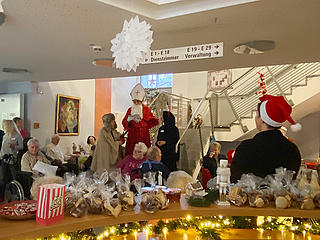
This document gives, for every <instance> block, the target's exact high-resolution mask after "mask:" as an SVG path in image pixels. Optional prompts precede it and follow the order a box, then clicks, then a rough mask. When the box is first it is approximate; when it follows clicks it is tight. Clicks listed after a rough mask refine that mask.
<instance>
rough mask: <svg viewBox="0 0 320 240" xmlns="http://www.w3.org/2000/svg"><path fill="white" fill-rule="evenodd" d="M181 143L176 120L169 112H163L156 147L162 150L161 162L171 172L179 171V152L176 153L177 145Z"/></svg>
mask: <svg viewBox="0 0 320 240" xmlns="http://www.w3.org/2000/svg"><path fill="white" fill-rule="evenodd" d="M178 141H179V130H178V128H177V127H176V119H175V117H174V115H173V114H172V113H171V112H169V111H163V125H162V126H161V127H160V128H159V131H158V137H157V142H156V145H157V147H159V148H160V150H161V154H162V157H161V162H162V163H163V164H165V165H166V166H167V167H168V168H169V170H170V172H173V171H177V161H179V152H176V144H177V142H178Z"/></svg>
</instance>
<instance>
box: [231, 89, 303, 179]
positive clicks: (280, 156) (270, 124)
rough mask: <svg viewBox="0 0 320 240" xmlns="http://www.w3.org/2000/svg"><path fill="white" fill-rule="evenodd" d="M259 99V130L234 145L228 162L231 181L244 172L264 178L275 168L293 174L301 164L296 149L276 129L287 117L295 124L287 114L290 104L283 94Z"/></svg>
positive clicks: (257, 119)
mask: <svg viewBox="0 0 320 240" xmlns="http://www.w3.org/2000/svg"><path fill="white" fill-rule="evenodd" d="M260 101H261V102H260V103H259V104H258V112H257V115H256V118H255V122H256V126H257V129H258V130H259V131H260V132H259V133H257V134H256V135H255V136H254V137H253V138H252V139H248V140H245V141H243V142H242V143H241V144H240V145H239V146H238V147H237V149H236V152H235V155H234V159H233V162H232V164H231V181H232V182H236V181H237V180H239V179H240V178H241V175H242V174H244V173H253V174H254V175H256V176H259V177H265V176H266V175H268V174H274V173H275V169H276V168H279V167H285V168H287V169H288V170H293V171H295V172H296V173H297V172H298V170H299V167H300V164H301V156H300V152H299V149H298V148H297V146H296V145H295V144H294V143H292V142H290V141H289V140H288V139H287V138H286V137H284V136H283V135H282V133H281V132H280V131H279V128H280V127H281V125H282V123H283V122H285V121H286V120H288V121H289V122H290V123H291V124H295V122H294V121H293V120H292V118H291V116H290V114H291V111H292V108H291V106H290V105H289V104H288V103H287V102H286V100H285V99H284V98H283V97H282V96H277V97H276V96H271V95H264V96H262V97H261V98H260ZM297 125H298V124H296V125H293V126H291V127H292V128H293V130H294V128H299V126H297ZM300 127H301V126H300ZM297 130H299V129H297ZM297 130H296V131H297Z"/></svg>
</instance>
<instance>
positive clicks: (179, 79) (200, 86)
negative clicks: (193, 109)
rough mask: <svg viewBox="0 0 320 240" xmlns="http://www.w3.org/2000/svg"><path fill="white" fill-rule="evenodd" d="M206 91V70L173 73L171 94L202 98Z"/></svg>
mask: <svg viewBox="0 0 320 240" xmlns="http://www.w3.org/2000/svg"><path fill="white" fill-rule="evenodd" d="M206 91H207V72H193V73H177V74H173V83H172V93H173V94H176V95H182V96H184V97H188V98H202V97H203V96H204V94H205V93H206Z"/></svg>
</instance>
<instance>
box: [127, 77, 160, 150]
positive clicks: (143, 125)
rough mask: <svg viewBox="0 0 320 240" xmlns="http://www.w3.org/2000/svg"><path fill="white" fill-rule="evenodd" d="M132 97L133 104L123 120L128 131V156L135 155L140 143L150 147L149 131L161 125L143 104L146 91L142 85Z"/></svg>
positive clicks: (135, 88)
mask: <svg viewBox="0 0 320 240" xmlns="http://www.w3.org/2000/svg"><path fill="white" fill-rule="evenodd" d="M130 95H131V98H132V102H133V104H132V106H131V107H130V108H129V109H128V111H127V113H126V115H125V117H124V118H123V120H122V125H123V128H124V130H125V131H128V139H127V144H126V156H127V155H129V154H132V153H133V149H134V146H135V144H136V143H138V142H143V143H144V144H145V145H146V146H147V147H150V134H149V129H150V128H152V127H154V126H156V125H158V123H159V121H158V119H157V118H156V117H155V116H154V115H153V114H152V112H151V110H150V108H149V107H147V106H145V105H144V104H142V100H143V98H144V96H145V91H144V88H143V86H142V85H141V84H140V83H138V84H137V85H136V86H135V87H134V88H133V89H132V91H131V93H130Z"/></svg>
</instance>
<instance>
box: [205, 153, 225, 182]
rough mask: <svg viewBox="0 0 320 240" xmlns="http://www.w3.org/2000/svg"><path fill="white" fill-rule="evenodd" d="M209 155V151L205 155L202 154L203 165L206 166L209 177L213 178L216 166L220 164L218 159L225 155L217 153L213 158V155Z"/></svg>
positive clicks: (215, 174)
mask: <svg viewBox="0 0 320 240" xmlns="http://www.w3.org/2000/svg"><path fill="white" fill-rule="evenodd" d="M209 155H210V152H209V153H208V154H207V155H206V156H204V158H203V167H204V168H207V169H208V170H209V171H210V175H211V178H214V177H215V176H217V168H218V165H219V164H220V160H221V159H227V157H226V156H225V155H222V154H220V153H219V155H218V159H215V158H214V157H212V158H211V157H210V156H209Z"/></svg>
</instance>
